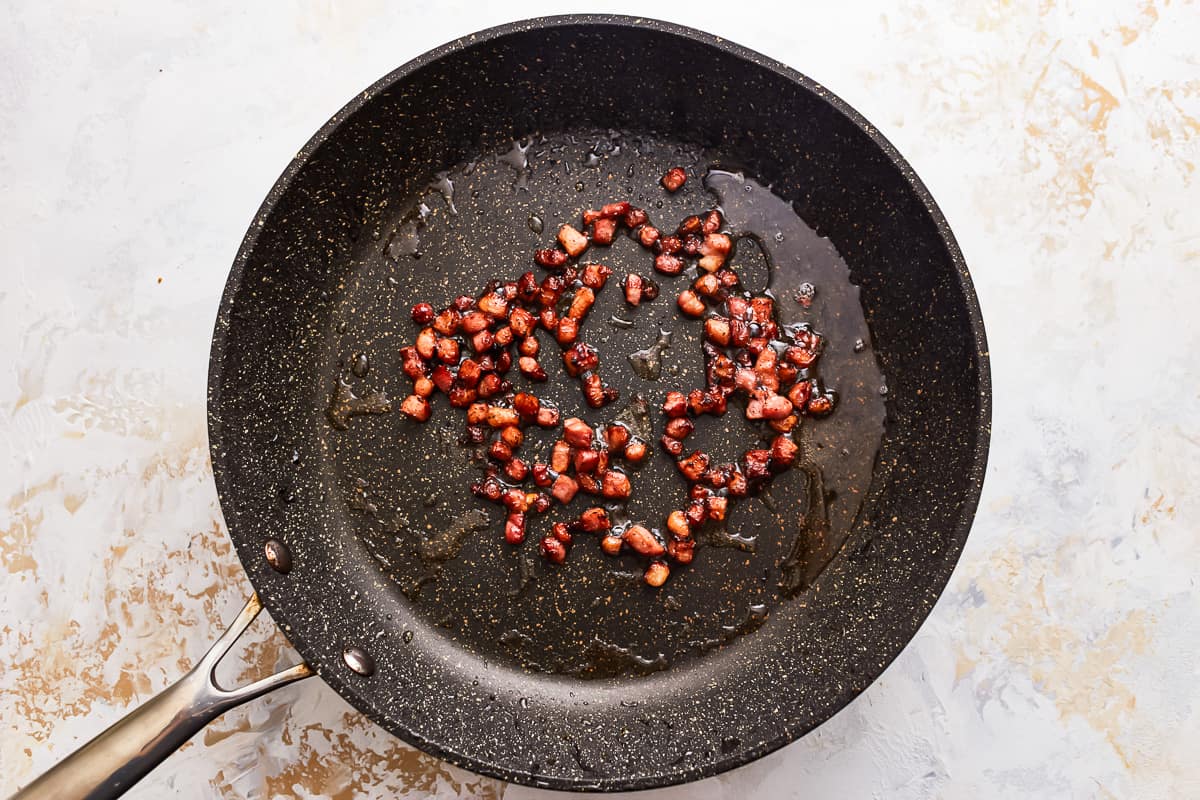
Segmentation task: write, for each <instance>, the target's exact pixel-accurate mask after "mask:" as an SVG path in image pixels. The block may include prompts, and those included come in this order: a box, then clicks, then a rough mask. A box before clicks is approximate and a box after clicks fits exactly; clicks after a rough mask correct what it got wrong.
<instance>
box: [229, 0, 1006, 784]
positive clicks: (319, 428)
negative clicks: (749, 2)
mask: <svg viewBox="0 0 1200 800" xmlns="http://www.w3.org/2000/svg"><path fill="white" fill-rule="evenodd" d="M378 92H379V93H378V94H377V95H375V96H372V97H370V98H369V99H367V100H365V101H364V102H363V103H362V104H361V105H358V106H357V107H356V108H354V109H353V110H352V112H351V113H349V114H348V116H347V117H346V118H345V119H342V120H341V121H340V125H338V126H337V127H336V128H333V129H331V130H330V131H328V133H327V138H325V139H324V141H323V142H321V143H320V144H319V145H318V146H316V147H315V148H314V149H313V150H312V151H311V153H309V155H308V158H307V161H306V162H305V163H304V164H303V166H302V167H300V168H299V170H298V171H297V172H295V174H294V175H291V176H289V177H288V178H287V179H286V180H284V181H281V183H280V185H277V187H276V189H275V190H273V192H272V195H271V196H270V197H269V198H268V202H267V204H266V205H265V206H264V209H265V213H264V216H263V217H261V218H260V219H258V220H256V223H255V227H254V229H252V231H251V234H250V235H249V236H248V239H247V246H246V247H245V248H244V249H243V252H242V253H241V254H240V255H239V263H238V264H237V266H236V268H235V274H234V278H233V279H232V281H231V285H230V293H229V294H228V295H227V297H226V301H225V303H224V304H223V308H222V313H221V315H220V317H219V319H218V330H217V343H216V346H215V348H214V363H213V376H212V390H211V391H212V396H211V397H210V416H211V420H210V431H211V439H212V450H213V461H214V471H215V472H216V477H217V482H218V490H219V491H220V494H221V502H222V508H223V510H224V512H225V516H226V519H227V521H228V523H229V527H230V531H231V535H232V537H233V539H234V541H235V544H236V545H237V547H238V551H239V554H240V556H241V558H242V560H243V563H244V564H245V565H246V567H247V570H248V572H249V574H250V576H251V578H252V580H253V581H254V583H255V585H256V587H258V588H259V589H260V591H261V592H262V593H263V595H264V597H265V599H266V601H267V604H268V607H269V608H270V609H271V611H272V612H273V614H274V615H275V617H276V619H277V620H279V621H281V622H282V623H283V624H284V626H285V629H286V630H288V631H289V634H290V635H291V636H292V637H293V639H294V641H295V642H296V643H297V645H298V646H299V647H300V649H301V651H302V652H303V654H304V655H305V657H306V658H308V659H309V660H310V661H312V662H313V663H314V664H315V665H316V666H317V667H318V669H319V671H320V674H321V675H322V677H324V678H325V679H326V680H327V681H328V682H329V683H331V684H332V685H333V686H334V687H335V688H337V689H338V691H340V692H342V693H343V694H344V695H346V696H347V697H348V698H350V699H351V700H352V701H353V702H355V703H356V705H358V706H359V707H361V708H364V709H365V710H368V711H369V712H370V713H371V714H372V716H373V717H374V718H375V719H376V720H377V721H379V722H381V724H384V725H385V726H386V727H388V728H389V729H390V730H392V731H393V732H396V733H398V734H400V735H402V736H404V737H405V738H407V739H409V740H410V741H414V742H416V743H418V744H420V745H421V746H423V747H426V748H427V749H430V750H432V751H434V752H436V753H439V754H442V755H445V756H447V757H450V758H452V759H454V760H456V761H458V762H459V763H463V764H465V765H467V766H469V767H472V768H474V769H477V770H480V771H484V772H488V773H491V774H496V775H500V776H503V777H506V778H510V779H516V780H525V781H529V780H533V779H534V776H536V777H537V779H538V780H548V781H549V782H550V783H551V784H552V785H555V786H560V787H574V788H581V787H585V786H593V785H594V786H601V787H609V788H612V787H617V786H621V787H638V786H646V785H654V784H657V783H662V782H669V781H675V780H681V779H684V778H687V777H689V776H695V775H698V774H711V773H712V772H714V771H719V770H720V769H723V768H727V767H728V766H732V765H734V764H737V763H744V762H745V761H746V760H748V759H749V758H752V757H754V756H756V755H760V754H762V753H763V752H765V751H766V750H769V749H771V748H773V747H775V746H778V745H780V744H782V743H784V742H785V741H789V740H790V739H792V738H795V736H797V735H799V734H800V733H802V732H804V731H807V730H809V729H810V728H811V727H812V726H814V725H816V724H819V723H820V722H821V721H823V720H824V719H826V718H827V717H828V716H829V715H830V714H832V713H833V712H834V711H836V710H837V709H838V708H840V707H841V705H843V704H844V703H845V702H846V701H848V700H849V699H850V698H851V697H853V696H854V695H855V694H857V693H858V692H859V691H861V690H862V689H863V688H865V686H866V685H867V684H868V683H869V682H870V681H871V680H872V679H873V678H874V677H875V676H876V675H878V674H879V672H880V671H881V670H882V669H883V667H884V666H885V665H886V664H887V663H888V662H889V661H890V660H891V659H892V658H893V657H894V655H895V654H896V653H897V652H898V651H899V649H900V648H901V647H902V646H903V645H904V644H905V643H906V642H907V641H908V639H909V638H910V637H911V636H912V634H913V633H914V632H915V631H916V629H917V627H918V625H919V624H920V621H921V620H922V619H923V618H924V616H925V615H926V614H927V613H928V610H929V609H930V607H931V606H932V603H933V601H934V599H935V598H936V596H937V595H938V593H939V592H940V591H941V589H942V587H943V586H944V583H945V580H946V579H947V577H948V576H949V572H950V570H951V568H952V567H953V564H954V561H955V560H956V559H957V556H958V553H959V551H960V550H961V546H962V543H963V541H964V539H965V535H966V525H967V523H968V522H969V517H970V514H971V513H972V511H973V506H974V502H975V498H976V497H977V496H978V483H979V481H980V479H981V475H980V469H981V466H982V465H981V463H980V461H981V455H980V453H981V448H980V446H979V445H980V438H981V437H984V438H985V437H986V431H985V430H983V429H981V428H980V426H979V421H980V419H981V416H983V414H982V411H981V408H982V407H983V404H985V403H986V397H985V396H983V395H981V387H982V386H986V374H985V371H984V369H983V368H982V367H981V364H980V358H981V354H980V351H979V344H980V341H979V340H978V339H977V332H976V326H975V322H976V321H975V320H973V318H972V316H971V314H972V309H973V303H974V299H973V296H972V295H970V290H969V287H965V286H964V283H963V276H962V274H960V271H959V267H958V265H957V264H956V263H955V260H954V256H953V255H952V254H951V252H950V249H949V248H948V245H947V241H946V239H945V238H943V235H942V232H941V231H939V229H938V227H937V225H936V223H935V221H934V219H933V218H932V217H931V215H930V212H929V211H928V209H927V208H926V206H925V205H924V203H923V202H922V200H921V198H920V196H919V195H918V194H917V193H916V192H915V191H914V190H913V188H912V185H911V184H910V183H909V181H908V180H907V178H906V177H905V175H904V174H903V172H902V171H901V169H900V168H898V167H897V165H896V164H895V163H893V162H892V160H891V159H890V158H889V157H888V155H887V154H886V153H885V152H884V151H883V150H881V149H880V147H879V145H878V144H877V143H876V142H875V141H873V140H872V139H871V137H870V136H869V135H868V134H867V133H864V132H863V130H861V129H860V128H859V127H857V125H855V124H854V123H853V122H852V121H851V120H850V119H849V118H847V117H846V116H844V115H843V114H842V113H841V112H840V111H838V110H837V109H836V108H835V107H834V106H832V105H830V104H828V103H827V102H826V101H825V100H823V99H822V98H821V96H820V95H819V94H818V93H816V92H815V91H813V90H812V89H809V88H806V87H804V86H802V85H800V84H799V83H797V82H795V81H794V80H793V79H792V78H790V77H788V76H785V75H781V74H780V73H779V72H777V71H775V70H774V69H772V68H767V67H763V66H759V65H758V64H755V63H753V61H752V60H747V58H746V57H745V56H744V55H743V54H738V53H733V52H730V51H727V50H722V49H718V48H717V47H714V46H713V45H712V44H710V43H709V42H707V41H701V40H699V39H697V38H691V37H689V36H685V35H680V34H679V33H677V32H668V31H665V30H664V29H662V27H660V26H655V25H642V26H635V25H632V24H629V23H628V22H627V21H626V22H619V23H616V24H592V25H570V24H559V25H552V26H550V27H540V26H535V27H533V28H532V29H530V30H522V29H519V28H517V29H513V30H510V31H508V32H506V33H505V34H504V35H501V36H495V37H490V38H486V39H481V40H480V41H478V42H476V43H474V44H471V43H467V44H465V45H463V46H462V47H461V48H458V49H454V48H452V49H451V50H449V51H448V52H445V53H443V54H441V55H440V57H439V58H437V59H436V60H433V61H432V62H430V63H428V64H426V65H424V66H421V67H420V68H418V69H415V70H409V71H408V72H406V73H405V74H404V75H402V76H400V77H398V78H397V79H395V80H394V82H392V83H391V85H390V86H384V87H382V88H381V89H379V90H378ZM593 127H594V128H604V129H614V130H630V131H641V132H645V133H646V134H647V135H655V136H660V137H662V138H664V139H667V140H673V141H688V142H696V143H698V144H699V145H701V146H703V147H706V148H709V149H711V150H712V151H714V152H719V153H721V154H723V155H724V156H725V157H726V158H728V159H729V160H731V161H733V162H736V163H739V164H741V165H743V166H744V167H745V169H746V170H747V172H748V173H750V174H753V175H755V176H757V177H758V178H759V179H761V180H762V181H764V182H770V183H773V185H774V188H775V191H776V192H777V193H778V194H779V195H781V196H784V197H788V198H794V199H796V200H797V203H798V207H799V208H800V210H801V212H802V214H803V216H804V217H805V219H806V220H807V221H808V222H809V223H810V224H811V225H813V226H814V227H815V228H817V230H818V231H819V232H820V233H821V234H823V235H825V236H828V237H829V238H830V239H831V240H832V241H833V242H834V243H835V244H836V246H837V247H838V249H839V251H840V253H841V254H842V256H843V257H844V258H845V259H846V261H847V262H848V263H849V264H850V266H851V268H852V270H853V272H854V277H855V280H856V282H857V283H859V285H860V286H861V287H862V296H863V304H864V306H865V308H866V309H867V313H868V317H869V320H870V323H871V327H872V333H873V336H874V343H875V347H876V350H877V352H878V355H879V359H880V363H881V366H882V369H883V372H884V375H885V378H886V383H887V385H888V387H889V391H890V399H889V413H890V415H891V417H892V418H891V420H890V425H889V433H888V436H887V437H886V439H885V443H884V448H883V450H882V452H881V454H880V464H881V468H882V471H880V472H877V474H876V480H875V482H874V484H873V486H872V493H873V495H874V497H873V502H872V503H871V505H870V509H871V513H870V514H869V515H868V516H867V518H865V519H863V520H862V522H861V524H860V525H859V526H858V528H857V529H856V530H855V532H854V533H853V535H852V536H851V539H850V541H849V542H848V543H847V546H846V548H845V549H844V550H843V551H842V554H841V555H840V556H839V557H838V558H835V559H834V561H833V562H832V564H831V565H830V567H829V568H828V569H827V570H826V571H825V572H824V573H823V574H822V576H821V577H820V579H819V580H818V581H817V584H816V586H815V587H814V589H813V591H811V592H810V593H808V594H807V595H806V598H805V602H803V603H796V604H792V605H790V606H782V607H781V608H780V611H779V613H778V614H777V615H776V616H775V617H774V618H773V619H772V622H771V626H770V631H769V635H767V634H768V631H762V632H760V633H761V634H763V635H759V636H752V637H747V638H746V639H744V640H742V642H741V643H740V644H739V645H737V646H736V647H734V648H730V651H729V652H728V653H725V654H723V655H721V656H719V657H713V658H709V659H704V660H700V661H697V662H696V666H695V667H694V668H689V669H682V670H671V671H668V672H665V673H661V674H658V675H655V676H654V677H651V678H645V679H642V680H640V681H632V682H628V685H626V686H623V687H622V686H600V685H598V684H589V686H593V687H595V688H592V689H588V690H587V691H580V692H578V693H577V691H576V690H577V689H578V688H579V683H578V682H577V681H575V680H574V679H562V680H557V679H549V678H545V679H540V680H538V681H534V682H530V681H528V680H523V679H522V678H521V677H520V676H519V675H516V676H514V675H513V674H510V673H511V670H510V669H509V668H508V667H497V666H494V665H491V664H489V663H487V662H486V661H478V660H472V659H471V657H470V654H468V653H464V652H462V651H461V650H456V649H455V648H453V647H446V646H445V645H444V644H439V643H438V642H437V641H435V637H427V638H425V639H423V640H412V641H408V640H406V639H405V637H403V636H402V635H401V633H400V631H401V630H402V623H401V624H397V620H398V619H399V620H403V618H404V616H405V614H406V613H407V609H406V606H405V604H404V601H403V599H402V598H401V597H400V596H399V592H398V591H397V589H396V585H395V584H394V583H393V582H392V581H390V580H389V579H387V578H386V576H385V574H384V571H383V570H381V569H380V568H379V567H378V566H377V565H376V564H374V563H373V562H372V561H371V560H370V558H369V555H368V551H367V550H366V549H365V548H364V547H363V546H362V543H361V542H359V541H357V540H354V539H353V537H348V536H347V532H349V531H353V530H355V513H356V512H355V511H354V509H351V508H349V506H348V504H347V502H346V498H344V497H341V496H339V494H338V492H337V491H336V490H335V485H336V476H335V475H333V474H331V472H330V466H329V465H330V458H329V453H328V452H327V451H326V449H325V448H326V447H327V439H326V437H325V436H324V435H323V433H322V432H323V431H324V430H326V428H327V424H326V421H325V418H324V408H325V405H326V402H327V398H328V393H329V390H330V384H329V379H330V373H329V371H328V369H327V367H328V365H327V364H326V363H324V359H325V357H326V354H327V352H328V343H329V340H330V337H331V336H333V335H334V333H335V330H336V324H337V323H336V322H335V316H336V312H337V310H338V308H339V304H340V303H341V301H342V298H343V293H344V290H345V284H346V281H347V276H348V275H350V274H351V273H352V271H353V264H352V262H353V258H354V254H355V253H356V252H357V251H359V250H360V249H361V247H362V244H361V242H360V241H359V240H360V239H361V237H364V236H370V233H371V231H372V229H373V228H374V227H375V225H376V223H378V222H379V221H380V220H382V219H385V218H386V217H387V216H388V215H390V214H392V213H393V211H394V208H393V209H389V208H388V206H389V205H390V204H395V203H399V202H401V201H402V200H403V199H404V198H410V197H413V196H414V195H415V194H417V193H418V192H419V191H420V190H421V189H422V187H424V186H425V185H427V183H428V181H429V180H430V178H431V177H432V176H434V175H435V174H436V173H437V172H438V171H440V170H444V169H446V168H448V167H450V166H452V165H454V164H456V163H459V162H461V161H463V160H465V159H468V158H470V157H472V156H473V155H474V154H476V153H479V152H484V151H491V150H494V149H497V148H500V147H502V146H504V145H505V144H506V143H507V142H508V141H510V140H511V139H512V138H514V137H517V136H521V135H523V134H526V133H528V132H530V131H538V130H541V131H556V130H571V129H576V128H580V129H582V128H593ZM505 255H506V256H508V257H510V258H518V257H520V258H524V253H512V254H505ZM485 274H486V271H485ZM978 336H981V329H980V330H979V331H978ZM379 368H380V369H390V368H391V365H386V364H380V365H379ZM392 446H394V443H392V442H389V441H388V440H387V438H386V437H384V436H380V437H379V440H378V447H379V448H380V450H381V451H382V452H381V457H382V458H386V450H387V449H388V448H390V447H392ZM361 502H370V498H369V497H365V498H361ZM272 537H273V538H279V539H281V540H283V541H285V542H286V543H287V544H288V545H289V547H290V548H291V549H292V551H293V554H294V557H295V563H296V567H295V569H294V570H293V571H292V573H291V574H289V575H286V576H285V575H280V574H277V573H275V572H273V571H271V570H270V569H269V568H268V567H267V566H266V565H265V563H264V561H263V559H262V556H261V553H262V543H263V542H264V541H265V540H266V539H267V538H272ZM701 568H702V566H701ZM500 591H502V589H501V590H500ZM570 611H571V612H572V613H586V610H585V609H572V610H570ZM559 612H560V610H556V609H547V613H559ZM349 645H359V646H363V647H365V648H367V649H369V650H370V652H371V653H372V655H373V656H374V657H375V660H376V662H377V663H378V665H379V669H378V672H377V674H376V676H375V677H374V678H372V679H361V678H357V677H355V676H351V675H349V674H348V673H347V672H346V671H345V669H344V668H343V666H342V664H341V652H342V649H343V648H344V647H346V646H349ZM564 681H565V682H564ZM447 708H452V709H454V711H453V713H452V714H447V713H446V709H447ZM513 719H519V720H521V725H520V730H519V735H512V729H511V723H510V722H505V720H513ZM501 729H503V730H504V731H507V735H503V736H502V735H501V734H502V733H503V731H501ZM498 731H500V733H497V732H498ZM631 775H637V776H640V777H638V778H636V779H635V778H631V777H629V776H631Z"/></svg>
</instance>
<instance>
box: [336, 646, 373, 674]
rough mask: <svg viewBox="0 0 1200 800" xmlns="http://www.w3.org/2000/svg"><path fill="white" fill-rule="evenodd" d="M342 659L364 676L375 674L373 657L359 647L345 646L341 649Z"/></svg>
mask: <svg viewBox="0 0 1200 800" xmlns="http://www.w3.org/2000/svg"><path fill="white" fill-rule="evenodd" d="M342 661H345V662H346V666H347V667H349V668H350V669H351V670H353V671H354V672H357V673H358V674H359V675H362V676H363V677H364V678H365V677H368V676H370V675H374V674H375V659H373V658H371V657H370V656H369V655H367V653H366V651H365V650H363V649H362V648H361V647H347V648H346V649H345V650H343V651H342Z"/></svg>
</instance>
